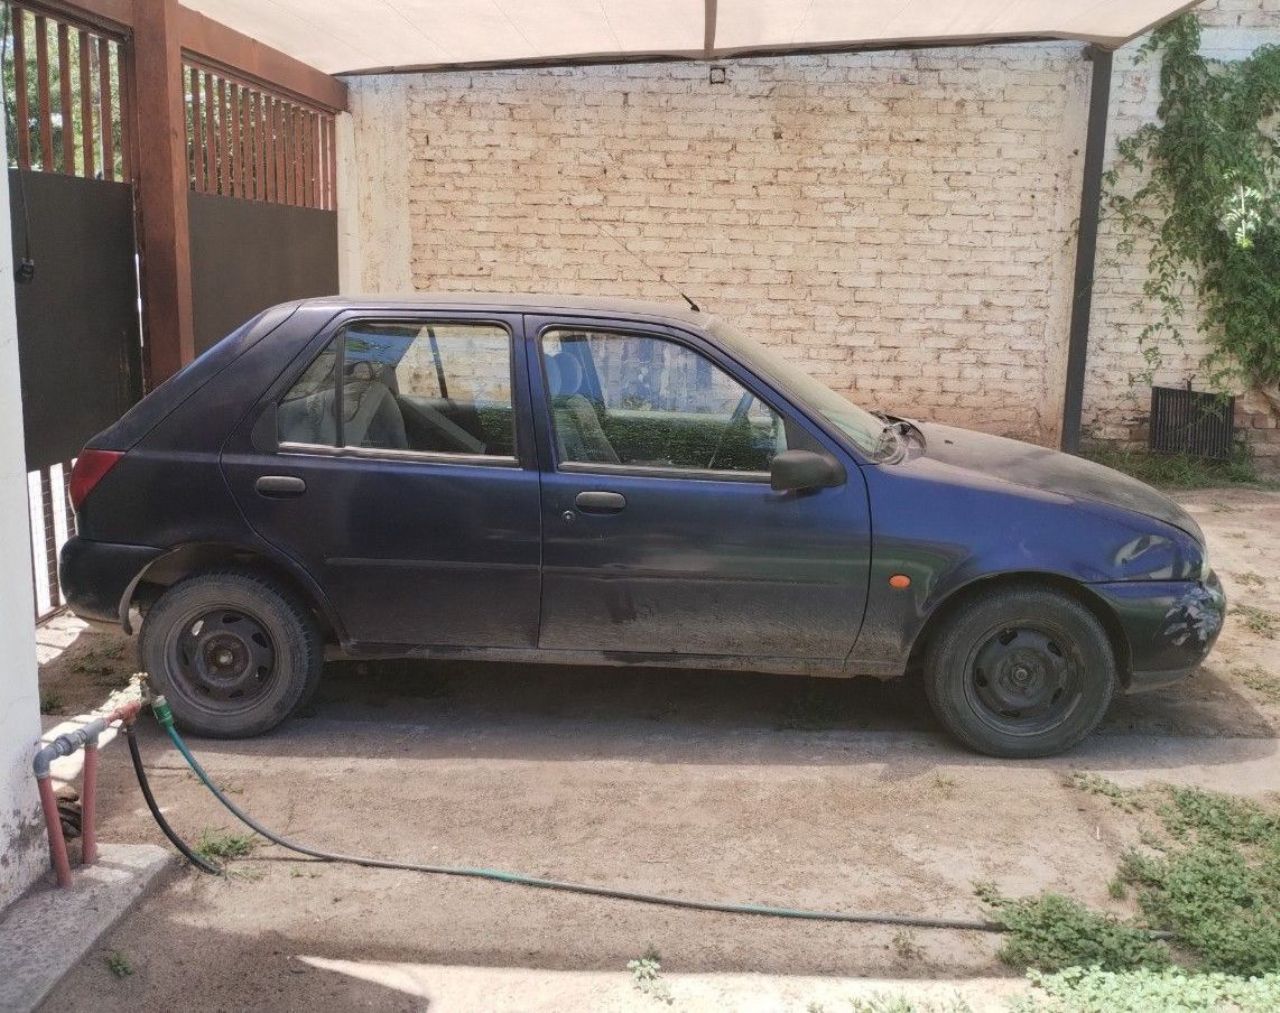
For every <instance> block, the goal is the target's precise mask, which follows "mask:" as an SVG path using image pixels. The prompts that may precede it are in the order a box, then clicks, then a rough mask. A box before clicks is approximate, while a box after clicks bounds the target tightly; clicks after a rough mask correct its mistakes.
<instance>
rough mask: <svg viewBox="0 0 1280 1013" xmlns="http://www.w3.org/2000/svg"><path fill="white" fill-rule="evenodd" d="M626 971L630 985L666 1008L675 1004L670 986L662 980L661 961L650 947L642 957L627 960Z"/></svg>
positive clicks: (655, 951)
mask: <svg viewBox="0 0 1280 1013" xmlns="http://www.w3.org/2000/svg"><path fill="white" fill-rule="evenodd" d="M627 970H628V971H630V972H631V984H632V985H634V986H635V987H636V988H637V989H638V990H639V991H641V992H643V993H644V994H645V995H647V996H649V997H650V998H653V999H657V1000H658V1001H659V1002H664V1003H666V1004H667V1005H668V1006H670V1005H671V1004H672V1003H673V1002H675V997H674V996H672V994H671V986H669V985H668V984H667V983H666V981H664V980H663V978H662V960H661V958H660V957H659V956H658V951H657V950H655V949H654V948H653V947H652V946H651V947H649V948H648V949H647V950H645V952H644V956H643V957H639V958H637V959H636V960H628V961H627Z"/></svg>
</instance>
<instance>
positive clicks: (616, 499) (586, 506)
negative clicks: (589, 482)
mask: <svg viewBox="0 0 1280 1013" xmlns="http://www.w3.org/2000/svg"><path fill="white" fill-rule="evenodd" d="M573 505H574V506H576V507H577V508H578V509H579V510H581V511H582V512H583V513H584V514H616V513H617V512H618V511H620V510H624V509H626V506H627V498H626V497H625V496H623V495H622V493H618V492H580V493H578V496H577V498H576V499H575V500H574V501H573Z"/></svg>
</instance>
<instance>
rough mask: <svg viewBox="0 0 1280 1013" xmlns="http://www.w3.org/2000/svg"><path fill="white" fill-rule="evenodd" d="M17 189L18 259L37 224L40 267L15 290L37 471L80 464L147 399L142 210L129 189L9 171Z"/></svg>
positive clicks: (26, 419)
mask: <svg viewBox="0 0 1280 1013" xmlns="http://www.w3.org/2000/svg"><path fill="white" fill-rule="evenodd" d="M20 173H21V175H22V177H23V178H22V180H21V181H20V182H19V180H18V178H17V177H18V175H19V174H20ZM9 184H10V185H9V189H10V194H11V195H14V197H15V198H16V199H15V200H13V201H12V202H11V204H10V212H11V215H10V217H11V219H12V225H13V251H14V260H15V262H19V261H21V259H22V257H23V255H24V252H25V250H26V241H27V235H28V232H27V228H28V226H27V223H28V221H29V222H30V234H31V249H32V254H33V257H32V259H33V260H34V261H35V275H34V277H33V278H32V279H31V281H29V282H27V283H25V284H19V285H17V286H16V287H15V294H16V298H17V313H18V356H19V360H20V363H21V371H22V407H23V424H24V426H25V431H26V444H27V467H28V469H30V470H33V471H34V470H36V469H38V468H44V467H47V466H48V465H51V464H56V463H59V462H62V461H67V460H70V459H71V458H73V457H75V456H76V454H78V453H79V452H80V448H81V447H82V446H84V444H85V441H86V440H88V439H89V437H91V436H92V435H93V434H94V433H96V432H98V431H99V430H101V429H105V428H106V427H107V426H108V425H110V424H111V423H112V422H114V421H115V420H116V419H117V418H119V417H120V416H121V415H122V414H124V412H125V411H126V410H127V409H128V408H129V407H130V406H131V405H132V404H133V403H134V402H135V401H137V399H138V398H139V397H140V396H141V393H142V372H141V345H140V341H139V337H138V328H139V323H138V284H137V273H136V270H135V266H134V265H135V259H134V239H133V205H132V198H131V193H130V187H129V185H128V184H127V183H118V182H109V181H107V180H101V179H82V178H80V177H77V176H64V175H60V174H54V173H49V172H32V171H27V170H22V169H10V170H9ZM24 199H25V204H26V208H25V213H24V209H23V207H22V203H23V200H24Z"/></svg>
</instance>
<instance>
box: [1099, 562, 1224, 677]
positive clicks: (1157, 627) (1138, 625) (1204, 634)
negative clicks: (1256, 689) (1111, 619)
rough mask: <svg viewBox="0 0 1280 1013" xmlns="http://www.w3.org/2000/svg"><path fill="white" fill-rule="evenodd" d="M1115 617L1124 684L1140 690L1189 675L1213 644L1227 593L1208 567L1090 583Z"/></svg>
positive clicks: (1216, 637)
mask: <svg viewBox="0 0 1280 1013" xmlns="http://www.w3.org/2000/svg"><path fill="white" fill-rule="evenodd" d="M1090 588H1091V589H1092V590H1093V591H1095V592H1097V593H1098V594H1099V595H1100V596H1101V597H1102V598H1103V600H1105V601H1106V602H1107V603H1108V604H1109V605H1110V606H1111V608H1112V609H1113V610H1114V611H1115V614H1116V615H1117V617H1119V620H1120V625H1121V626H1122V627H1123V628H1124V633H1125V637H1126V639H1127V640H1128V643H1129V676H1128V681H1127V682H1126V683H1125V688H1126V689H1127V690H1128V691H1129V692H1140V691H1142V690H1147V689H1156V688H1158V687H1160V686H1165V685H1168V684H1169V683H1171V682H1176V681H1177V680H1179V679H1183V678H1185V677H1186V676H1188V675H1190V674H1191V673H1192V672H1193V671H1195V669H1196V668H1197V667H1198V666H1199V665H1200V663H1201V662H1203V661H1204V659H1205V657H1206V656H1207V655H1208V654H1209V651H1210V650H1212V649H1213V645H1214V643H1215V642H1216V641H1217V639H1218V634H1219V633H1220V632H1221V631H1222V622H1223V619H1225V618H1226V614H1227V598H1226V595H1225V594H1223V591H1222V584H1221V582H1219V580H1218V575H1217V574H1216V573H1214V572H1213V571H1212V570H1210V571H1209V574H1208V576H1206V577H1205V579H1204V580H1199V581H1188V580H1174V581H1159V580H1135V581H1120V582H1117V583H1112V584H1091V585H1090Z"/></svg>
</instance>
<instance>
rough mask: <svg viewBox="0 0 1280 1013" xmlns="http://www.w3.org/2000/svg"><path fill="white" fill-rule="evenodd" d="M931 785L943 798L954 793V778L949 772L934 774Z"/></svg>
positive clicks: (949, 796)
mask: <svg viewBox="0 0 1280 1013" xmlns="http://www.w3.org/2000/svg"><path fill="white" fill-rule="evenodd" d="M933 786H934V788H936V789H937V791H938V794H939V795H941V796H942V797H943V798H951V796H952V795H954V794H955V793H956V779H955V778H954V777H952V776H951V775H950V774H934V775H933Z"/></svg>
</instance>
